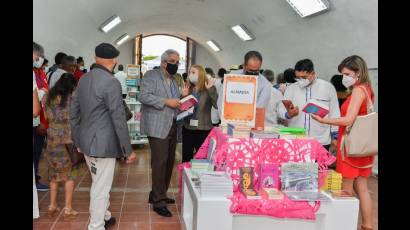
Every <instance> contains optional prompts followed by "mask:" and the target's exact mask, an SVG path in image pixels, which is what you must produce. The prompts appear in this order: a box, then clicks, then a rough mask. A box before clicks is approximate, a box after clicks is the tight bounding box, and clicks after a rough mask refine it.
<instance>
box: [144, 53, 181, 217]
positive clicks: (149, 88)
mask: <svg viewBox="0 0 410 230" xmlns="http://www.w3.org/2000/svg"><path fill="white" fill-rule="evenodd" d="M178 66H179V54H178V52H177V51H175V50H171V49H169V50H167V51H165V52H164V53H163V54H162V56H161V67H160V68H159V69H154V70H150V71H148V72H146V73H145V75H144V77H143V79H142V81H141V95H140V102H141V103H142V106H141V133H143V134H146V135H147V136H148V140H149V145H150V148H151V168H152V189H151V192H150V194H149V203H152V204H153V206H154V207H153V209H154V211H155V212H157V213H158V214H159V215H161V216H165V217H171V216H172V214H171V212H170V211H169V210H168V209H167V206H166V204H170V203H175V200H173V199H170V198H167V196H166V195H167V190H168V187H169V183H170V181H171V175H172V169H173V166H174V160H175V148H176V142H177V132H176V130H177V129H176V124H175V122H176V116H177V113H178V110H177V109H178V107H179V106H180V103H179V99H180V96H181V94H180V91H179V88H178V86H177V83H176V81H175V74H176V72H177V71H178ZM182 94H183V96H186V95H187V94H188V90H187V88H186V89H185V90H184V91H183V92H182Z"/></svg>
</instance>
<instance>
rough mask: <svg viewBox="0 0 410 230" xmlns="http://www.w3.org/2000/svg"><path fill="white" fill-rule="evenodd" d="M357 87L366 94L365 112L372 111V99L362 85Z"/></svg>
mask: <svg viewBox="0 0 410 230" xmlns="http://www.w3.org/2000/svg"><path fill="white" fill-rule="evenodd" d="M359 88H360V89H362V90H363V91H364V94H365V95H366V100H367V103H366V105H367V114H369V113H372V112H373V111H374V106H373V102H372V100H371V99H370V97H369V94H368V92H367V89H365V88H364V87H363V86H359Z"/></svg>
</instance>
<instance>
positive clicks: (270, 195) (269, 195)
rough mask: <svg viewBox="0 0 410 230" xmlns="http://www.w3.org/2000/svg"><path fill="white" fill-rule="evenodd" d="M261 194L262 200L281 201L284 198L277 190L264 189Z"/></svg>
mask: <svg viewBox="0 0 410 230" xmlns="http://www.w3.org/2000/svg"><path fill="white" fill-rule="evenodd" d="M259 193H260V195H261V197H262V198H264V199H267V200H280V199H283V197H284V195H283V193H282V192H281V191H279V190H278V189H276V188H262V189H261V190H259Z"/></svg>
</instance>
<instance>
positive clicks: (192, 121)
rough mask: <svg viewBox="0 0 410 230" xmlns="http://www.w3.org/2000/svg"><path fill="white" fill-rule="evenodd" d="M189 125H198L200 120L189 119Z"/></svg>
mask: <svg viewBox="0 0 410 230" xmlns="http://www.w3.org/2000/svg"><path fill="white" fill-rule="evenodd" d="M189 125H190V126H194V127H198V120H194V119H191V120H189Z"/></svg>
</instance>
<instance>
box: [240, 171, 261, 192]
mask: <svg viewBox="0 0 410 230" xmlns="http://www.w3.org/2000/svg"><path fill="white" fill-rule="evenodd" d="M239 174H240V180H239V182H240V188H241V192H242V193H243V194H244V195H245V197H246V198H248V199H260V195H259V194H258V192H257V191H256V190H255V187H254V167H240V168H239Z"/></svg>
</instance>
